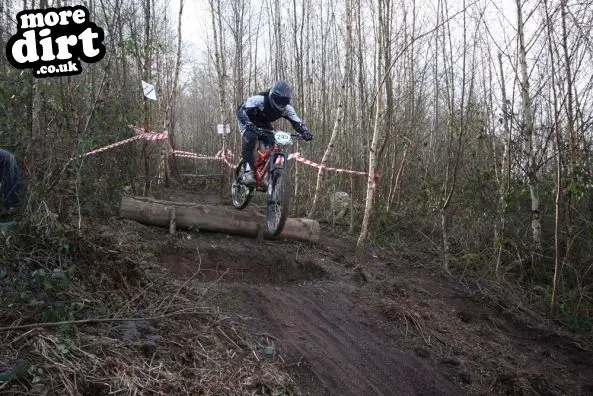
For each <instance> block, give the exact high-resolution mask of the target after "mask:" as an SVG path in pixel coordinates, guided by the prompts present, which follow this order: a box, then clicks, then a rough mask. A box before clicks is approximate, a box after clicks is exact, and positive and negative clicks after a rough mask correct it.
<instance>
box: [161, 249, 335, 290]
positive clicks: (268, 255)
mask: <svg viewBox="0 0 593 396" xmlns="http://www.w3.org/2000/svg"><path fill="white" fill-rule="evenodd" d="M161 260H162V263H163V266H164V267H166V268H168V269H170V270H172V271H174V272H176V273H177V274H179V275H182V276H184V277H188V276H193V277H194V278H195V279H196V280H199V281H204V282H214V281H219V282H246V283H253V284H286V283H295V282H300V281H314V280H322V279H326V278H327V277H328V273H327V272H326V271H325V270H324V269H323V268H322V267H320V266H319V265H317V264H315V263H314V262H312V261H311V260H310V259H308V258H305V257H302V258H299V257H298V256H296V257H295V255H292V254H288V253H286V252H279V251H275V250H273V249H261V248H258V247H257V246H253V245H250V246H242V245H237V246H235V247H234V248H233V249H232V250H231V249H225V248H223V247H221V246H217V245H215V244H204V245H203V246H200V247H199V248H197V249H192V250H190V249H188V250H182V251H180V250H179V249H169V250H167V251H165V252H164V254H163V255H162V258H161Z"/></svg>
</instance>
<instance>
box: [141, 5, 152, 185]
mask: <svg viewBox="0 0 593 396" xmlns="http://www.w3.org/2000/svg"><path fill="white" fill-rule="evenodd" d="M151 7H152V5H151V2H150V0H145V1H144V24H145V26H144V51H145V52H144V80H145V81H146V82H148V83H150V71H151V67H152V64H151V56H150V55H151V52H152V44H151V37H150V9H151ZM150 119H151V117H150V109H149V105H148V98H147V97H146V96H144V129H145V130H146V131H147V132H148V131H149V130H150ZM142 150H143V155H144V177H145V181H144V195H146V194H148V191H149V190H150V165H149V160H148V142H147V141H144V145H143V147H142Z"/></svg>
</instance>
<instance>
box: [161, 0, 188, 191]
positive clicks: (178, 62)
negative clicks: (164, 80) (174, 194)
mask: <svg viewBox="0 0 593 396" xmlns="http://www.w3.org/2000/svg"><path fill="white" fill-rule="evenodd" d="M183 1H184V0H179V14H178V17H179V21H178V23H177V56H176V58H175V76H174V78H173V86H172V87H171V93H170V94H169V100H168V101H167V108H166V110H165V121H164V124H165V125H164V126H165V128H164V129H165V130H167V129H168V130H169V141H168V144H169V147H167V156H166V159H165V161H166V166H165V186H166V187H169V180H170V179H171V172H170V170H171V169H175V167H174V163H175V159H174V157H173V156H171V155H170V151H171V150H174V149H175V136H174V130H173V128H172V126H173V123H172V121H171V118H172V117H173V116H172V113H173V108H174V106H175V99H176V98H177V90H178V85H179V69H180V68H181V19H182V17H183ZM171 165H173V166H171Z"/></svg>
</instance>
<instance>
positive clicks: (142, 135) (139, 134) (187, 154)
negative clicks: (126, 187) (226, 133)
mask: <svg viewBox="0 0 593 396" xmlns="http://www.w3.org/2000/svg"><path fill="white" fill-rule="evenodd" d="M129 127H130V128H132V130H133V131H134V134H135V136H133V137H131V138H128V139H124V140H121V141H119V142H116V143H113V144H110V145H107V146H105V147H101V148H98V149H95V150H93V151H89V152H88V153H85V154H83V155H82V156H83V157H86V156H87V155H91V154H96V153H100V152H103V151H107V150H109V149H112V148H114V147H118V146H122V145H124V144H127V143H130V142H133V141H136V140H140V139H143V140H151V141H154V140H164V139H168V137H169V132H168V131H164V132H160V133H155V132H146V131H145V129H144V128H142V127H137V126H134V125H129ZM172 154H173V155H174V156H176V157H182V158H193V159H203V160H222V161H223V162H224V163H225V164H227V165H228V166H229V167H231V168H234V167H235V166H236V164H235V165H233V164H231V163H230V162H229V160H228V159H229V158H231V159H232V158H233V157H234V154H233V152H232V151H231V150H230V149H227V150H226V153H223V152H222V150H220V151H219V152H217V153H216V154H215V155H214V156H212V155H204V154H197V153H193V152H191V151H183V150H173V152H172ZM291 159H294V160H296V161H298V162H301V163H303V164H305V165H309V166H311V167H313V168H317V169H325V170H326V171H333V172H343V173H351V174H355V175H366V174H367V172H361V171H355V170H349V169H343V168H335V167H331V166H327V165H321V164H318V163H317V162H313V161H311V160H308V159H306V158H304V157H301V155H300V153H293V154H289V155H288V160H291ZM377 178H378V175H375V177H374V178H373V179H377Z"/></svg>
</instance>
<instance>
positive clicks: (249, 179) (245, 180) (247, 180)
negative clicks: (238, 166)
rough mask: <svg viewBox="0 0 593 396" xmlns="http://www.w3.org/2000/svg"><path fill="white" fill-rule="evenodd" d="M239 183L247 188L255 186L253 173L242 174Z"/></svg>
mask: <svg viewBox="0 0 593 396" xmlns="http://www.w3.org/2000/svg"><path fill="white" fill-rule="evenodd" d="M241 183H242V184H244V185H246V186H248V187H253V186H255V173H254V172H253V171H248V172H245V173H243V176H241Z"/></svg>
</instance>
